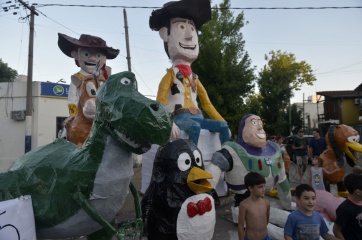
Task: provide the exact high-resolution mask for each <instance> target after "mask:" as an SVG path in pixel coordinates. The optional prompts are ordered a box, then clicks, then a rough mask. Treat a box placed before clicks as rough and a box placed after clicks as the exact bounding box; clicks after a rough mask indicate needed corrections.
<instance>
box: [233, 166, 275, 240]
mask: <svg viewBox="0 0 362 240" xmlns="http://www.w3.org/2000/svg"><path fill="white" fill-rule="evenodd" d="M244 183H245V187H246V188H247V189H248V191H249V192H250V196H249V197H248V198H247V199H245V200H244V201H241V202H240V205H239V225H238V233H239V239H240V240H243V239H244V240H254V239H257V240H260V239H262V240H269V239H271V238H269V237H268V230H267V225H268V222H269V213H270V204H269V201H268V200H266V199H264V194H265V178H264V177H263V176H262V175H260V174H259V173H256V172H249V173H248V174H246V175H245V177H244ZM244 223H246V227H245V230H244Z"/></svg>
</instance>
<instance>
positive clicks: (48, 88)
mask: <svg viewBox="0 0 362 240" xmlns="http://www.w3.org/2000/svg"><path fill="white" fill-rule="evenodd" d="M40 86H41V91H40V95H41V96H47V97H60V98H68V91H69V85H68V84H59V83H50V82H42V83H41V84H40Z"/></svg>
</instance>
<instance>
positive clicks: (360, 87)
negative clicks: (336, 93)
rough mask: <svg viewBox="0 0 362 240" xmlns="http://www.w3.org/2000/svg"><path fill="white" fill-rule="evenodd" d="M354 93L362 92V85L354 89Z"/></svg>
mask: <svg viewBox="0 0 362 240" xmlns="http://www.w3.org/2000/svg"><path fill="white" fill-rule="evenodd" d="M355 91H362V83H361V84H360V85H358V87H356V89H355Z"/></svg>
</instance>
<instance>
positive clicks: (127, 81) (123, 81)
mask: <svg viewBox="0 0 362 240" xmlns="http://www.w3.org/2000/svg"><path fill="white" fill-rule="evenodd" d="M121 83H122V84H123V85H130V84H131V83H132V81H131V80H129V79H128V78H122V79H121Z"/></svg>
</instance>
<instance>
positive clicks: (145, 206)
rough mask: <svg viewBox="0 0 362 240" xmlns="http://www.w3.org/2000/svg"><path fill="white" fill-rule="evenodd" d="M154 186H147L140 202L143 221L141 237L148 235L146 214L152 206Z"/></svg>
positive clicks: (153, 183)
mask: <svg viewBox="0 0 362 240" xmlns="http://www.w3.org/2000/svg"><path fill="white" fill-rule="evenodd" d="M155 188H156V184H155V182H151V183H150V185H149V186H148V188H147V190H146V192H145V194H144V196H143V198H142V202H141V208H142V220H143V235H144V236H147V234H148V214H149V211H150V208H151V206H152V200H153V195H154V193H155Z"/></svg>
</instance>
